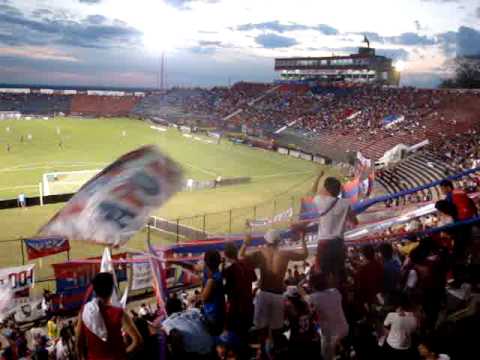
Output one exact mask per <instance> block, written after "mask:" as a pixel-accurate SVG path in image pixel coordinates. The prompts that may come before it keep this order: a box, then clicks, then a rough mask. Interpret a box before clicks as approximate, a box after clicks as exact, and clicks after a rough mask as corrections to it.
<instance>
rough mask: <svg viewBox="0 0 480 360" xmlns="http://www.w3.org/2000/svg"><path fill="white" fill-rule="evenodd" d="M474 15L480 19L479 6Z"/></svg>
mask: <svg viewBox="0 0 480 360" xmlns="http://www.w3.org/2000/svg"><path fill="white" fill-rule="evenodd" d="M475 15H476V16H477V17H478V18H480V6H479V7H477V10H476V11H475Z"/></svg>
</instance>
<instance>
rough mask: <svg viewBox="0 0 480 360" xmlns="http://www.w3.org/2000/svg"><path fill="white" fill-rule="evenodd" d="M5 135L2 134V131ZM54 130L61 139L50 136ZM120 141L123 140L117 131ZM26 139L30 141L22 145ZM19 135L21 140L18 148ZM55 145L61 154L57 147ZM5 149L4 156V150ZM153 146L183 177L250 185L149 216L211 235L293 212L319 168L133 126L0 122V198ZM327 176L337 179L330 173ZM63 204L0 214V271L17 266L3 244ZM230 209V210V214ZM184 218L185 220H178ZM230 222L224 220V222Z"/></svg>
mask: <svg viewBox="0 0 480 360" xmlns="http://www.w3.org/2000/svg"><path fill="white" fill-rule="evenodd" d="M7 127H9V128H10V131H9V132H7V131H6V128H7ZM57 128H59V129H60V135H58V134H57ZM123 131H126V133H127V136H126V137H123V136H122V132H123ZM27 134H32V137H33V138H32V140H31V141H28V140H27ZM21 136H23V138H24V141H23V142H20V137H21ZM60 139H62V141H63V148H60V147H59V142H60ZM6 144H10V152H7V149H6V147H7V145H6ZM145 144H155V145H157V146H158V147H159V148H160V149H161V150H162V151H164V152H165V153H167V154H169V155H170V156H171V157H172V158H173V159H175V160H176V161H177V162H179V163H180V164H181V165H182V167H183V169H184V172H185V177H187V178H193V179H197V180H206V179H215V178H216V177H217V176H219V175H220V176H222V177H224V178H225V177H239V176H250V177H251V178H252V181H251V183H248V184H242V185H237V186H228V187H222V188H217V189H209V190H201V191H193V192H181V193H178V194H177V195H175V196H174V197H173V198H172V199H170V201H169V202H168V203H167V204H165V206H163V207H162V208H161V209H159V210H158V211H156V213H155V215H158V216H161V217H165V218H168V219H176V218H182V220H181V223H182V224H185V225H190V226H193V227H197V228H203V227H204V226H205V229H206V230H207V231H209V232H212V233H217V232H225V231H229V230H232V231H241V230H242V229H243V224H244V222H245V219H246V218H253V217H254V214H256V217H257V218H260V217H266V216H270V215H272V214H273V213H275V212H278V211H280V210H284V209H286V208H288V207H290V206H292V205H294V206H295V207H297V206H298V199H299V198H300V196H302V195H304V194H305V193H306V192H307V191H308V189H309V188H310V186H311V184H312V182H313V177H314V176H315V174H317V173H318V172H319V170H320V166H319V165H317V164H314V163H312V162H308V161H304V160H298V159H294V158H291V157H286V156H283V155H280V154H277V153H274V152H270V151H265V150H260V149H254V148H249V147H247V146H243V145H233V144H231V143H230V142H228V141H227V140H222V143H221V144H220V145H214V144H205V143H203V142H200V141H196V140H193V139H188V138H186V137H184V136H182V134H180V133H179V132H178V131H177V130H175V129H169V130H168V131H167V132H158V131H155V130H152V129H150V125H149V124H147V123H144V122H142V121H138V120H132V119H125V118H115V119H96V120H86V119H74V118H57V119H54V120H30V121H25V120H11V121H2V123H1V128H0V146H1V147H0V198H1V199H8V198H15V197H16V196H17V195H18V194H19V193H21V192H24V193H25V194H27V196H38V184H39V183H40V182H41V178H42V175H43V174H44V173H48V172H57V171H58V172H60V171H76V170H93V169H98V168H102V167H104V166H106V165H107V164H108V163H110V162H112V161H113V160H115V159H116V158H118V157H119V156H120V155H122V154H124V153H126V152H128V151H130V150H133V149H135V148H137V147H139V146H141V145H145ZM327 171H328V172H329V173H333V174H335V175H338V172H337V171H336V170H335V169H332V168H327ZM62 206H63V204H56V205H48V206H44V207H39V206H38V207H31V208H28V209H10V210H2V212H1V216H0V229H1V232H0V267H3V266H13V265H17V264H19V263H20V262H21V251H20V247H19V245H18V243H17V242H2V241H6V240H14V239H18V238H22V237H28V236H32V235H34V234H35V233H36V232H37V230H38V229H39V227H40V226H41V225H43V224H44V223H46V222H47V221H48V219H49V218H50V217H51V216H52V215H53V214H54V213H55V212H56V211H58V210H59V209H60V208H61V207H62ZM230 209H233V210H231V212H230ZM203 214H207V215H206V216H205V220H204V217H203V216H197V217H194V216H196V215H203ZM187 217H190V218H188V219H185V218H187ZM230 219H231V221H230ZM145 236H146V235H145V233H144V232H140V233H139V234H137V235H136V236H135V237H134V238H133V239H132V240H131V241H130V242H129V243H128V247H130V248H137V249H143V248H144V239H145ZM174 239H175V238H174V237H172V236H166V235H165V234H163V235H157V234H154V235H153V238H152V240H153V241H154V243H156V244H160V243H162V242H163V243H164V242H168V241H172V240H174ZM100 252H101V248H100V247H99V246H98V245H85V244H83V243H76V242H74V243H73V244H72V252H71V257H72V258H82V257H86V256H94V255H99V254H100ZM64 259H65V255H63V254H61V255H57V256H52V257H49V258H47V259H44V260H43V263H42V270H41V273H42V274H43V275H45V276H47V275H49V274H50V270H49V268H50V267H49V266H47V264H49V263H52V262H58V261H63V260H64Z"/></svg>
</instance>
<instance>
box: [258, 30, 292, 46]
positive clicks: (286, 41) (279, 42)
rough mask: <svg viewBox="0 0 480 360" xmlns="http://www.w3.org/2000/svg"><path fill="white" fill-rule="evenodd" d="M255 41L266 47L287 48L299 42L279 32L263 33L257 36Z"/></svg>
mask: <svg viewBox="0 0 480 360" xmlns="http://www.w3.org/2000/svg"><path fill="white" fill-rule="evenodd" d="M255 42H256V43H257V44H259V45H261V46H263V47H264V48H266V49H278V48H287V47H291V46H294V45H296V44H298V42H297V40H295V39H294V38H290V37H287V36H280V35H277V34H273V33H269V34H261V35H258V36H257V37H255Z"/></svg>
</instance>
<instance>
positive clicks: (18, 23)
mask: <svg viewBox="0 0 480 360" xmlns="http://www.w3.org/2000/svg"><path fill="white" fill-rule="evenodd" d="M42 13H43V14H44V15H50V14H48V13H47V12H45V11H43V12H42ZM141 35H142V34H141V32H139V31H138V30H136V29H134V28H132V27H130V26H128V25H126V24H124V23H119V22H115V21H114V22H113V23H109V22H108V19H107V18H106V17H104V16H102V15H90V16H88V17H86V18H84V19H83V20H80V21H79V20H74V19H71V18H70V17H69V16H67V15H66V14H63V15H61V16H60V15H58V16H55V17H52V18H51V17H48V18H41V19H38V18H29V17H27V16H25V15H24V14H23V13H22V12H21V11H20V10H18V9H17V8H15V7H12V6H10V5H5V4H0V44H2V43H3V44H6V45H10V46H22V45H48V44H56V45H59V44H61V45H67V46H74V47H84V48H97V49H105V48H110V47H115V46H120V47H121V46H128V45H135V44H136V43H139V42H140V37H141Z"/></svg>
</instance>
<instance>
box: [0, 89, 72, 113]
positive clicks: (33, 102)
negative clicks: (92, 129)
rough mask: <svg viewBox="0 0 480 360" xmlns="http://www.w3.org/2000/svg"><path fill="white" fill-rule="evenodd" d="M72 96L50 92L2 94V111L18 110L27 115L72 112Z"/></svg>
mask: <svg viewBox="0 0 480 360" xmlns="http://www.w3.org/2000/svg"><path fill="white" fill-rule="evenodd" d="M70 103H71V97H70V96H66V95H48V94H0V111H18V112H20V113H22V114H25V115H53V114H58V113H64V114H68V113H70Z"/></svg>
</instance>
